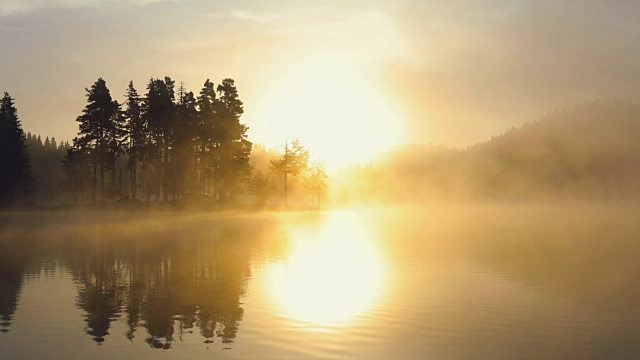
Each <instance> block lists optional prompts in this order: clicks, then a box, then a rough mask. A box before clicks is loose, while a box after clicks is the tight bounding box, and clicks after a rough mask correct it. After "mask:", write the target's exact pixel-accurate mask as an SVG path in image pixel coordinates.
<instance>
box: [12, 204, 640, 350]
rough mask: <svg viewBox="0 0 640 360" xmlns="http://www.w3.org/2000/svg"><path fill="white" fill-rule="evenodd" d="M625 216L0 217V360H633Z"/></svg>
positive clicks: (491, 210) (639, 227)
mask: <svg viewBox="0 0 640 360" xmlns="http://www.w3.org/2000/svg"><path fill="white" fill-rule="evenodd" d="M638 215H640V211H639V209H631V208H615V209H614V208H577V207H575V208H571V207H561V208H532V207H521V208H515V207H502V208H498V207H474V208H452V207H447V208H432V209H393V210H376V211H373V210H358V211H334V212H326V213H287V214H268V213H262V214H250V215H233V214H229V215H219V214H218V215H202V214H200V215H175V214H156V215H149V216H143V215H141V214H108V215H104V214H73V213H51V214H11V215H6V214H5V215H0V331H1V332H0V358H1V359H72V358H78V359H79V358H91V359H141V358H151V357H153V358H160V359H162V358H167V359H168V358H171V359H180V358H184V359H210V358H229V359H236V358H238V359H240V358H244V359H256V358H259V359H286V358H290V359H301V358H321V359H330V358H339V359H350V358H359V359H480V358H485V359H489V358H491V359H525V358H529V359H545V358H548V359H589V358H592V359H613V358H634V357H638V356H640V239H639V236H638V234H640V222H638V221H637V219H639V217H638Z"/></svg>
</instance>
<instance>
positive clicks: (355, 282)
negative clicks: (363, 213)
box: [266, 213, 384, 325]
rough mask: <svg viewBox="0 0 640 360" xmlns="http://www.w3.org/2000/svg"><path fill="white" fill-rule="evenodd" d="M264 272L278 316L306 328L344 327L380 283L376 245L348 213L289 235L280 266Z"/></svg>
mask: <svg viewBox="0 0 640 360" xmlns="http://www.w3.org/2000/svg"><path fill="white" fill-rule="evenodd" d="M266 271H267V276H268V279H269V289H270V294H271V296H272V297H273V298H274V300H275V302H276V303H277V304H278V306H279V307H280V308H281V311H282V312H283V313H284V314H285V315H286V316H288V317H291V318H293V319H295V320H297V321H300V322H303V323H308V324H312V325H346V324H349V323H350V322H352V321H353V320H355V319H356V318H357V317H358V316H363V315H364V314H366V311H367V310H368V309H369V308H370V307H371V306H372V305H373V304H374V303H375V302H376V300H378V299H379V298H380V296H381V293H382V290H383V289H382V285H383V283H384V281H383V280H384V279H383V278H384V262H383V259H382V256H381V254H380V251H379V249H378V248H377V246H376V241H375V239H374V237H373V236H372V234H371V232H370V231H369V229H368V228H367V224H366V222H365V221H364V219H362V218H360V217H358V216H356V215H355V214H349V213H332V214H328V215H327V218H326V219H323V221H322V223H321V224H320V226H319V227H317V226H316V227H309V226H307V227H304V226H301V227H296V228H293V229H290V231H289V251H288V254H287V256H286V258H285V260H284V261H282V262H280V263H274V264H271V266H269V267H268V268H267V269H266Z"/></svg>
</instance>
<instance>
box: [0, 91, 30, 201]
mask: <svg viewBox="0 0 640 360" xmlns="http://www.w3.org/2000/svg"><path fill="white" fill-rule="evenodd" d="M25 140H26V139H25V134H24V131H23V130H22V125H21V124H20V120H19V119H18V110H17V109H16V107H15V106H14V102H13V98H12V97H11V96H9V93H7V92H5V93H4V97H3V98H2V100H0V204H9V203H15V202H20V201H24V200H25V199H26V198H27V196H28V195H29V193H30V192H31V190H32V181H33V178H32V175H31V158H30V156H29V153H28V152H27V146H26V145H25Z"/></svg>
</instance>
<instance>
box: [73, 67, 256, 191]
mask: <svg viewBox="0 0 640 360" xmlns="http://www.w3.org/2000/svg"><path fill="white" fill-rule="evenodd" d="M86 91H87V95H86V96H87V102H88V103H87V105H86V106H85V108H84V110H83V112H82V115H80V116H78V118H77V119H76V121H77V122H78V127H79V133H78V136H77V137H76V138H74V139H73V145H72V146H71V147H70V148H69V150H68V152H67V156H66V158H65V160H64V164H63V167H64V170H65V172H66V174H67V184H66V185H67V187H68V188H70V189H78V191H79V192H80V195H81V197H82V198H83V199H82V201H83V202H84V200H85V199H84V196H85V195H84V194H85V190H86V189H88V190H89V191H90V194H91V201H93V202H95V201H97V200H114V199H115V198H119V197H130V198H133V199H138V197H139V190H141V191H142V192H143V193H144V194H145V195H146V198H147V200H151V199H155V200H160V199H161V200H164V201H167V200H168V199H169V198H172V199H174V200H175V199H181V198H184V197H185V196H189V195H193V194H211V196H212V198H214V199H217V200H219V201H221V202H226V201H229V200H230V199H232V198H233V197H234V196H235V195H237V194H239V193H240V192H242V189H241V187H240V185H241V184H243V183H245V182H246V181H247V179H248V177H249V176H250V173H251V167H250V166H249V155H250V153H251V147H252V143H251V142H250V141H249V140H248V139H247V134H246V132H247V129H248V128H247V126H246V125H244V124H242V123H241V122H240V116H241V115H242V113H243V112H244V110H243V104H242V101H240V99H239V97H238V91H237V89H236V86H235V83H234V81H233V80H232V79H224V80H223V81H222V82H221V83H220V84H219V85H218V86H217V88H216V87H214V84H213V83H212V82H211V81H210V80H208V79H207V81H205V83H204V86H203V88H202V90H201V91H200V93H199V95H198V96H195V95H194V93H193V92H190V91H186V90H185V88H184V86H183V85H182V84H181V85H180V86H179V87H178V88H177V89H176V84H175V81H173V80H172V79H171V78H170V77H165V78H164V79H151V80H149V82H148V84H147V92H146V94H145V95H144V96H140V95H139V94H138V91H137V90H136V88H135V87H134V85H133V82H130V83H129V87H128V89H127V91H126V101H125V103H124V104H123V105H124V106H123V105H121V104H119V103H118V101H117V100H113V98H112V97H111V94H110V91H109V89H108V88H107V85H106V83H105V81H104V80H103V79H102V78H100V79H98V81H96V82H95V83H94V84H93V85H92V86H91V88H89V89H86ZM122 155H127V157H128V160H127V164H126V165H127V169H128V172H129V174H128V176H126V178H128V180H129V182H130V184H129V188H130V193H129V194H122V188H123V186H122V181H123V180H122V172H121V171H117V167H116V161H117V159H118V158H119V157H120V156H122Z"/></svg>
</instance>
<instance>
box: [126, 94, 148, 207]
mask: <svg viewBox="0 0 640 360" xmlns="http://www.w3.org/2000/svg"><path fill="white" fill-rule="evenodd" d="M126 96H127V100H126V102H125V104H126V106H127V109H126V110H125V113H124V115H125V119H126V123H125V130H126V135H125V141H126V142H127V154H128V155H129V162H128V164H127V165H128V167H129V173H130V175H129V179H130V181H131V198H132V199H133V200H135V199H136V198H137V190H138V160H139V159H140V157H141V156H142V155H143V147H144V145H145V125H146V124H145V123H144V119H143V116H142V98H140V95H138V91H137V90H136V89H135V87H134V86H133V81H130V82H129V87H128V89H127V94H126Z"/></svg>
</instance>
